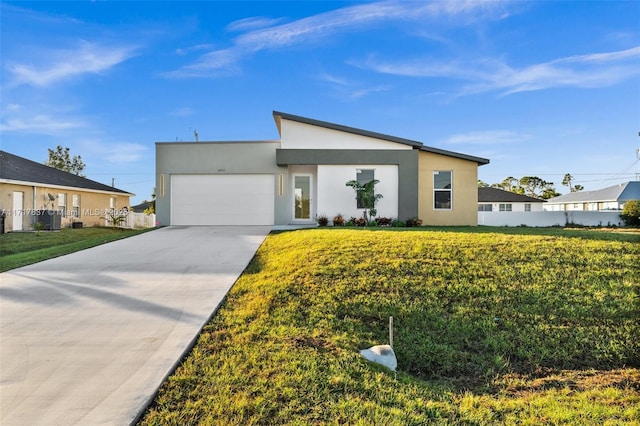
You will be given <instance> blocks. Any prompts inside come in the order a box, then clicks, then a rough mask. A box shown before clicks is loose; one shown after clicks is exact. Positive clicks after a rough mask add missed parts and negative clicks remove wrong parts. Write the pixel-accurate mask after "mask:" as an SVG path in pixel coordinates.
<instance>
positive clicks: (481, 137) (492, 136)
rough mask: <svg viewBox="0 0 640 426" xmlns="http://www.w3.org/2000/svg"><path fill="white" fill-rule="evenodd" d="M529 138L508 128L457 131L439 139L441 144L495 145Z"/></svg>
mask: <svg viewBox="0 0 640 426" xmlns="http://www.w3.org/2000/svg"><path fill="white" fill-rule="evenodd" d="M529 139H531V135H528V134H526V133H518V132H513V131H510V130H486V131H477V132H467V133H458V134H455V135H451V136H450V137H448V138H447V139H445V140H443V141H441V143H443V144H450V145H456V144H467V145H495V144H517V143H520V142H524V141H527V140H529Z"/></svg>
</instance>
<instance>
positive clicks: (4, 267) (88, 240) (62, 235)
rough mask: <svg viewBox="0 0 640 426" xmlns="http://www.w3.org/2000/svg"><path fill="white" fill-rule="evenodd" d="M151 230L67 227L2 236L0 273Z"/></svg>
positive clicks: (0, 238) (0, 241)
mask: <svg viewBox="0 0 640 426" xmlns="http://www.w3.org/2000/svg"><path fill="white" fill-rule="evenodd" d="M146 231H148V229H145V230H139V229H135V230H134V229H113V228H78V229H72V228H65V229H62V230H60V231H41V232H38V233H35V232H12V233H8V234H3V235H0V272H4V271H8V270H9V269H14V268H19V267H21V266H25V265H30V264H32V263H36V262H40V261H42V260H46V259H50V258H52V257H58V256H62V255H64V254H69V253H73V252H74V251H79V250H84V249H86V248H89V247H94V246H97V245H100V244H104V243H108V242H110V241H115V240H119V239H122V238H127V237H130V236H132V235H137V234H140V233H142V232H146Z"/></svg>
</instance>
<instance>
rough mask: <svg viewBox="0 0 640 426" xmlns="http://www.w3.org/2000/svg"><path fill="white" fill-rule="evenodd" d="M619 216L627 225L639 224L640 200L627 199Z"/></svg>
mask: <svg viewBox="0 0 640 426" xmlns="http://www.w3.org/2000/svg"><path fill="white" fill-rule="evenodd" d="M620 217H621V218H622V220H623V221H624V224H625V225H627V226H640V200H631V201H627V202H626V203H625V205H624V209H623V210H622V214H621V215H620Z"/></svg>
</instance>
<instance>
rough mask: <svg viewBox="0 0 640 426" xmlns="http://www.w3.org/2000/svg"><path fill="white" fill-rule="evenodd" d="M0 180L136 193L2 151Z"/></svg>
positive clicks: (0, 155)
mask: <svg viewBox="0 0 640 426" xmlns="http://www.w3.org/2000/svg"><path fill="white" fill-rule="evenodd" d="M0 180H11V181H19V182H31V183H41V184H43V185H55V186H66V187H72V188H81V189H89V190H94V191H105V192H117V193H120V194H127V195H134V194H132V193H130V192H127V191H123V190H122V189H118V188H114V187H112V186H109V185H105V184H103V183H100V182H96V181H93V180H91V179H87V178H84V177H82V176H77V175H74V174H73V173H68V172H65V171H62V170H58V169H56V168H53V167H49V166H45V165H44V164H40V163H36V162H35V161H31V160H27V159H26V158H22V157H19V156H17V155H14V154H10V153H8V152H6V151H0Z"/></svg>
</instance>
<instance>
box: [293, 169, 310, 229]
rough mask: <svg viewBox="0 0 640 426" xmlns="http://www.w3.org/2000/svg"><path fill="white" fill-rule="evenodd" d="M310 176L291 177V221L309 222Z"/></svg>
mask: <svg viewBox="0 0 640 426" xmlns="http://www.w3.org/2000/svg"><path fill="white" fill-rule="evenodd" d="M311 188H312V185H311V175H294V176H293V220H295V221H305V220H306V221H309V220H311V211H312V208H311V201H312V200H311Z"/></svg>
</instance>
